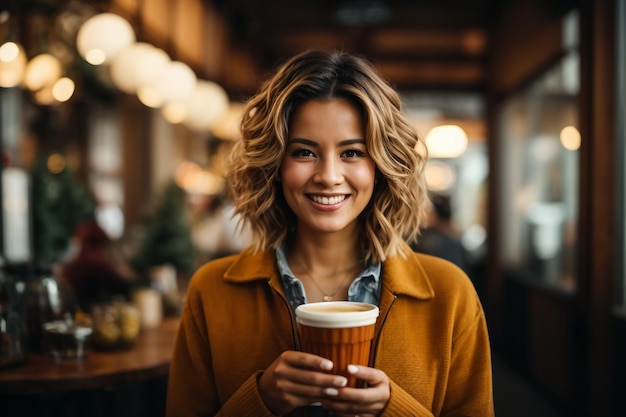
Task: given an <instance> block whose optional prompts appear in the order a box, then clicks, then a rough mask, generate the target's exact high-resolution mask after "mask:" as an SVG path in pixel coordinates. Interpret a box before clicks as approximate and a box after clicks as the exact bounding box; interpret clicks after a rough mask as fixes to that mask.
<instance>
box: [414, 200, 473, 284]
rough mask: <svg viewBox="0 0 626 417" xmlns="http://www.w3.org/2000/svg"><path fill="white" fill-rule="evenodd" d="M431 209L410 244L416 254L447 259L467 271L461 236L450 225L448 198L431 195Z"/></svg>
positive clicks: (450, 205)
mask: <svg viewBox="0 0 626 417" xmlns="http://www.w3.org/2000/svg"><path fill="white" fill-rule="evenodd" d="M430 201H431V207H430V208H429V210H428V212H427V213H428V215H427V219H426V222H425V224H424V225H423V226H422V227H420V234H419V236H418V237H417V239H416V240H413V242H412V243H411V248H412V249H413V250H415V251H417V252H421V253H426V254H428V255H433V256H437V257H440V258H443V259H447V260H449V261H450V262H452V263H454V264H456V265H457V266H459V267H460V268H462V269H463V270H464V271H465V272H466V273H468V271H469V265H468V259H467V251H466V250H465V247H463V244H462V243H461V236H460V234H459V232H458V230H457V229H456V228H455V227H454V224H453V223H452V204H451V198H450V196H447V195H443V194H433V195H432V196H431V198H430Z"/></svg>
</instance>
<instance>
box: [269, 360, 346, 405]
mask: <svg viewBox="0 0 626 417" xmlns="http://www.w3.org/2000/svg"><path fill="white" fill-rule="evenodd" d="M332 368H333V363H332V362H331V361H330V360H328V359H325V358H322V357H320V356H316V355H312V354H310V353H305V352H296V351H291V350H289V351H285V352H283V353H282V354H281V355H280V356H279V357H278V358H276V360H275V361H274V362H273V363H272V364H271V365H270V366H269V367H268V368H267V369H266V370H265V371H264V372H263V374H262V375H261V378H260V379H259V392H260V393H261V397H262V398H263V401H264V402H265V404H266V405H267V407H268V408H269V409H270V410H271V411H272V413H274V414H276V415H279V416H280V415H283V414H287V413H289V412H290V411H292V410H293V409H294V408H297V407H306V406H309V405H311V404H313V403H317V402H320V401H322V400H324V399H328V398H331V397H334V396H336V395H337V393H338V389H339V388H342V387H345V386H346V384H347V382H348V381H347V379H346V378H345V377H343V376H340V375H332V374H329V373H328V371H330V370H332Z"/></svg>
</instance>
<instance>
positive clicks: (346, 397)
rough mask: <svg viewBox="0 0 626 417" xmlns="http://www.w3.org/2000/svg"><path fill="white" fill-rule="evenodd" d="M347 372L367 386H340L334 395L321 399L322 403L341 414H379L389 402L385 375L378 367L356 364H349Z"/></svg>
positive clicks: (388, 389)
mask: <svg viewBox="0 0 626 417" xmlns="http://www.w3.org/2000/svg"><path fill="white" fill-rule="evenodd" d="M348 372H349V373H350V374H352V375H354V376H356V377H357V379H360V380H362V381H365V382H366V386H367V388H349V387H347V388H342V389H340V390H338V393H337V395H336V396H333V397H330V396H328V397H326V399H325V400H322V405H323V406H324V407H325V408H327V409H329V410H331V411H333V412H334V413H335V414H338V415H341V416H344V415H345V416H355V415H358V416H360V417H366V416H375V415H379V414H380V413H381V412H382V410H383V409H384V408H385V407H386V405H387V403H388V402H389V397H390V388H389V378H388V377H387V375H386V374H385V373H384V372H383V371H381V370H379V369H375V368H369V367H366V366H358V365H349V366H348Z"/></svg>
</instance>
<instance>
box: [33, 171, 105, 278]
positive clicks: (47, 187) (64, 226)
mask: <svg viewBox="0 0 626 417" xmlns="http://www.w3.org/2000/svg"><path fill="white" fill-rule="evenodd" d="M32 182H33V183H32V192H33V241H34V245H33V246H34V260H35V263H36V264H38V265H42V266H49V265H51V264H53V263H55V262H58V261H59V260H60V259H61V257H62V256H63V255H64V253H65V252H66V251H67V249H68V246H69V242H70V239H71V237H72V234H73V233H74V229H75V228H76V225H78V224H79V223H81V222H83V221H84V220H86V219H89V218H93V217H94V211H95V202H94V201H93V198H92V197H91V195H90V193H89V192H88V190H87V189H86V188H85V187H83V186H82V184H80V183H78V182H77V181H76V180H75V179H74V177H73V175H72V173H71V172H70V171H69V170H67V169H64V170H63V171H61V172H60V173H58V174H52V173H51V172H50V171H49V170H48V169H47V165H46V160H45V159H42V160H40V161H38V162H37V163H36V164H35V167H34V170H33V175H32Z"/></svg>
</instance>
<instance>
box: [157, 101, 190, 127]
mask: <svg viewBox="0 0 626 417" xmlns="http://www.w3.org/2000/svg"><path fill="white" fill-rule="evenodd" d="M161 113H163V117H164V118H165V120H167V121H168V122H170V123H172V124H178V123H182V122H183V120H185V115H186V114H187V111H186V109H185V105H184V104H182V103H168V104H166V105H165V107H163V110H161Z"/></svg>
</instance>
